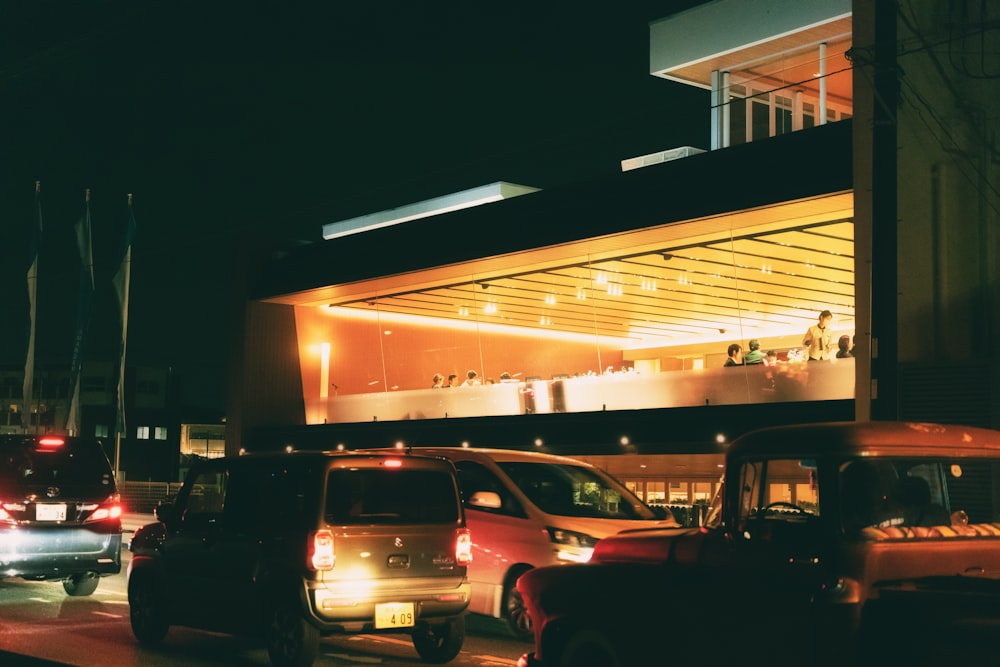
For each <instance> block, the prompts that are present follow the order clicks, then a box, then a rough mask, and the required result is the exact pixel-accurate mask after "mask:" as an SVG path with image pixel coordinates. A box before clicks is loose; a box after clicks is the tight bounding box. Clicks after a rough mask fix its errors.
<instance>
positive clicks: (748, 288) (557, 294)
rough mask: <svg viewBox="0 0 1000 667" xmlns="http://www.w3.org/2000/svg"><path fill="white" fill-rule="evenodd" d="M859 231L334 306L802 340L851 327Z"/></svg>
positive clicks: (662, 338)
mask: <svg viewBox="0 0 1000 667" xmlns="http://www.w3.org/2000/svg"><path fill="white" fill-rule="evenodd" d="M703 231H704V230H703ZM853 231H854V230H853V223H852V222H851V221H850V220H844V219H835V220H828V221H822V222H812V221H810V222H806V223H804V224H798V225H791V226H787V227H783V228H776V229H775V228H770V227H769V228H766V229H764V230H763V231H747V230H744V231H741V233H739V234H738V235H737V234H735V233H734V232H731V231H730V230H726V233H725V234H718V233H716V234H709V235H707V236H702V237H692V238H696V241H695V242H691V243H684V242H679V243H672V244H670V245H669V246H666V247H662V248H658V249H655V250H649V249H648V248H647V249H644V251H643V252H642V253H641V254H624V255H621V256H618V257H607V258H603V259H600V260H593V261H584V262H578V263H573V264H565V265H557V266H551V267H548V268H542V269H539V270H532V271H528V272H524V273H516V272H512V273H510V274H508V275H495V276H493V277H490V278H488V279H481V280H479V279H467V280H466V281H464V282H458V283H455V284H451V285H445V286H441V287H435V288H430V289H419V290H412V291H401V292H398V293H395V294H386V295H381V296H378V297H370V296H369V297H367V298H365V299H357V300H350V301H346V302H344V303H341V304H338V305H339V306H341V307H345V308H355V309H364V310H371V309H372V308H377V309H378V311H379V312H380V313H400V314H406V315H419V316H425V317H433V318H446V319H451V320H469V321H478V322H481V323H482V322H486V323H492V324H505V325H509V326H515V327H526V328H531V329H540V330H541V329H545V330H557V331H562V332H570V333H577V334H587V335H599V336H602V337H612V338H619V339H625V340H627V341H632V342H633V343H635V344H639V343H643V344H646V343H657V344H680V343H686V342H692V341H695V340H698V339H699V338H703V337H704V336H706V335H726V334H730V335H731V334H734V333H735V332H743V336H742V337H746V338H750V337H758V336H759V337H763V336H774V335H780V334H783V333H798V332H801V331H803V330H804V329H805V328H806V327H808V326H809V325H810V324H811V323H812V322H814V321H815V319H816V314H817V313H818V312H819V311H820V310H823V309H825V308H829V309H830V310H832V311H833V312H834V314H835V317H836V319H837V321H838V326H839V327H841V328H844V327H847V326H849V323H850V322H852V321H853V319H854V308H853V304H854V249H853V246H854V241H853ZM678 241H683V240H681V239H678Z"/></svg>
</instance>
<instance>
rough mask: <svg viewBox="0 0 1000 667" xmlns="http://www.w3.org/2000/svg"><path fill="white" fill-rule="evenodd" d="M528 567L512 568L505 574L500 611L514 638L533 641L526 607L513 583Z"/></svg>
mask: <svg viewBox="0 0 1000 667" xmlns="http://www.w3.org/2000/svg"><path fill="white" fill-rule="evenodd" d="M528 569H530V568H522V569H520V570H514V571H512V572H511V573H510V574H508V575H507V582H506V583H505V584H504V587H503V607H502V609H501V613H502V614H503V616H502V618H503V621H504V623H506V624H507V631H508V632H510V634H511V636H513V637H514V638H515V639H519V640H521V641H523V642H530V641H534V638H535V635H534V630H533V626H532V624H531V617H530V616H528V609H527V607H525V606H524V598H522V597H521V593H520V592H518V590H517V587H516V586H515V584H516V583H517V579H518V577H520V576H521V575H522V574H524V573H525V572H527V571H528Z"/></svg>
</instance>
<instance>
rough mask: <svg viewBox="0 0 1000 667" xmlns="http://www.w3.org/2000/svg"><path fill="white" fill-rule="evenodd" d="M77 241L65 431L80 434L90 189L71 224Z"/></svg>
mask: <svg viewBox="0 0 1000 667" xmlns="http://www.w3.org/2000/svg"><path fill="white" fill-rule="evenodd" d="M74 231H75V232H76V244H77V248H78V250H79V251H80V299H79V303H78V305H77V318H76V335H75V337H74V339H73V357H72V359H71V362H70V376H69V382H70V386H69V397H68V398H69V410H68V411H67V414H66V432H67V433H68V434H69V435H80V430H81V429H80V422H81V419H80V376H81V374H82V369H83V349H84V346H85V344H86V342H87V341H86V339H87V329H88V328H89V327H90V311H91V305H92V304H91V302H92V300H93V297H94V253H93V244H92V237H91V230H90V188H87V189H86V190H85V191H84V211H83V215H82V216H81V217H80V219H79V220H78V221H77V222H76V224H75V225H74Z"/></svg>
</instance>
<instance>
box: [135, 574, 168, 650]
mask: <svg viewBox="0 0 1000 667" xmlns="http://www.w3.org/2000/svg"><path fill="white" fill-rule="evenodd" d="M128 612H129V613H128V616H129V622H130V623H131V624H132V634H134V635H135V638H136V639H138V640H139V642H140V643H142V644H156V643H157V642H159V641H160V640H161V639H163V637H164V636H165V635H166V634H167V630H168V628H169V627H170V626H169V625H168V624H167V617H166V613H165V610H164V609H163V596H162V595H161V594H160V589H159V586H158V585H157V583H156V580H154V579H153V577H152V576H150V575H148V574H133V575H132V578H131V579H130V580H129V583H128Z"/></svg>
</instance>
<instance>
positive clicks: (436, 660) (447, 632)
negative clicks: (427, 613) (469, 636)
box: [413, 616, 465, 665]
mask: <svg viewBox="0 0 1000 667" xmlns="http://www.w3.org/2000/svg"><path fill="white" fill-rule="evenodd" d="M464 642H465V617H464V616H456V617H455V618H453V619H451V620H450V621H447V622H445V623H442V624H440V625H431V626H427V627H425V628H420V629H418V630H414V632H413V648H415V649H417V653H419V654H420V657H421V658H422V659H423V661H424V662H429V663H432V664H435V665H440V664H442V663H445V662H448V661H449V660H452V659H454V658H455V656H457V655H458V653H459V651H461V650H462V644H463V643H464Z"/></svg>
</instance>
